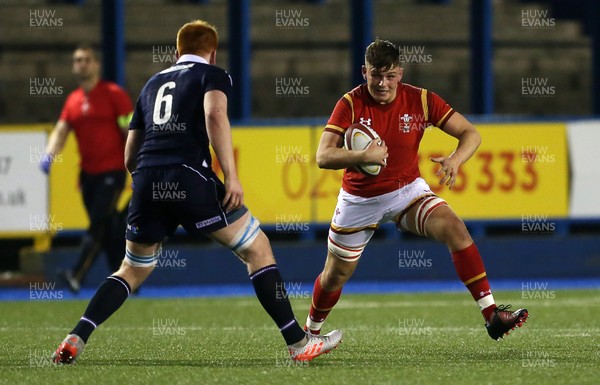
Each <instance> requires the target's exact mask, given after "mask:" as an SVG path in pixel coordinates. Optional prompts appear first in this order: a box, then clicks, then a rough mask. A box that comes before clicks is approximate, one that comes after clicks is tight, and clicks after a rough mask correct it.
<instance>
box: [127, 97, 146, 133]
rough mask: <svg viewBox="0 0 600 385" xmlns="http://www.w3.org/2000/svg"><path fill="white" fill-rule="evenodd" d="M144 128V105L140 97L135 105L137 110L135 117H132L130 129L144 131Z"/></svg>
mask: <svg viewBox="0 0 600 385" xmlns="http://www.w3.org/2000/svg"><path fill="white" fill-rule="evenodd" d="M144 128H145V125H144V112H143V111H142V103H141V97H140V98H139V99H138V100H137V102H136V103H135V110H134V111H133V116H132V117H131V121H130V122H129V129H130V130H143V129H144Z"/></svg>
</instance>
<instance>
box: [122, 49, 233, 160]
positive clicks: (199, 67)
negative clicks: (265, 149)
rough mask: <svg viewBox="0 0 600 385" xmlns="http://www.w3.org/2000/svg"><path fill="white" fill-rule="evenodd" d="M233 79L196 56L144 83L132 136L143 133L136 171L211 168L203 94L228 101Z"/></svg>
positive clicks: (185, 56) (183, 58) (184, 57)
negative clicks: (215, 94)
mask: <svg viewBox="0 0 600 385" xmlns="http://www.w3.org/2000/svg"><path fill="white" fill-rule="evenodd" d="M231 86H232V85H231V77H230V76H229V74H228V73H227V72H226V71H225V70H223V69H221V68H219V67H216V66H213V65H210V64H208V63H207V62H206V61H205V60H204V59H202V58H201V57H199V56H195V55H183V56H182V57H181V58H180V59H179V60H178V61H177V63H176V64H174V65H173V66H172V67H169V68H167V69H165V70H163V71H161V72H159V73H157V74H155V75H154V76H152V77H151V78H150V80H148V82H147V83H146V84H145V85H144V88H142V91H141V93H140V96H139V98H138V100H137V103H136V106H135V111H134V113H133V118H132V119H131V123H130V124H129V129H130V130H138V129H143V130H144V140H143V142H142V145H141V147H140V150H139V152H138V154H137V167H138V168H142V167H153V166H167V165H177V164H187V165H189V166H191V167H200V166H204V167H211V156H210V151H209V140H208V134H207V132H206V121H205V117H204V94H205V93H206V92H208V91H211V90H220V91H222V92H224V93H225V95H227V96H229V93H230V91H231Z"/></svg>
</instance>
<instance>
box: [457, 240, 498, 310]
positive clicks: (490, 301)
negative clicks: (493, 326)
mask: <svg viewBox="0 0 600 385" xmlns="http://www.w3.org/2000/svg"><path fill="white" fill-rule="evenodd" d="M452 262H454V268H455V269H456V272H457V273H458V277H459V278H460V280H461V281H462V282H463V283H464V284H465V286H466V287H467V289H469V291H470V292H471V295H472V296H473V299H474V300H475V301H476V302H477V305H479V310H481V314H483V318H485V320H486V321H488V320H489V319H490V317H491V316H492V314H493V313H494V310H495V309H496V307H497V306H496V302H495V301H494V296H493V295H492V289H491V288H490V284H489V282H488V279H487V275H486V273H485V267H484V266H483V261H482V260H481V255H480V254H479V250H477V246H475V244H474V243H473V244H471V246H468V247H467V248H465V249H462V250H459V251H454V252H452Z"/></svg>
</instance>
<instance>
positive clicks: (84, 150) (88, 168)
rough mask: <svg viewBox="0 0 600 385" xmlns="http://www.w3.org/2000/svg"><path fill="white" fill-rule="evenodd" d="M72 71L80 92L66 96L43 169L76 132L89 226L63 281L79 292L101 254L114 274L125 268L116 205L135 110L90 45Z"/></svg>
mask: <svg viewBox="0 0 600 385" xmlns="http://www.w3.org/2000/svg"><path fill="white" fill-rule="evenodd" d="M72 71H73V74H74V75H75V76H76V78H77V81H78V83H79V88H77V89H76V90H75V91H73V92H71V93H70V94H69V96H68V97H67V101H66V102H65V105H64V107H63V110H62V112H61V114H60V118H59V119H58V122H57V123H56V125H55V127H54V130H53V131H52V133H51V134H50V138H49V140H48V144H47V146H46V153H45V154H44V156H43V157H42V161H41V164H40V167H41V168H42V170H43V171H44V172H45V173H46V174H47V173H49V171H50V166H51V164H52V161H53V159H55V158H56V156H57V155H58V154H59V153H60V152H61V151H62V149H63V147H64V145H65V142H66V140H67V136H68V134H69V132H71V131H73V132H74V133H75V138H76V139H77V145H78V147H79V155H80V158H81V164H80V166H81V172H80V174H79V184H80V188H81V194H82V198H83V203H84V205H85V210H86V212H87V215H88V218H89V227H88V229H87V231H86V234H85V235H84V237H83V239H82V242H81V243H82V244H81V252H80V255H79V258H78V260H77V262H76V264H75V266H74V267H73V268H72V269H71V270H66V271H63V272H61V273H60V276H61V278H63V279H64V280H65V282H66V283H67V285H68V287H69V289H70V290H71V291H73V292H79V289H80V285H81V282H82V281H83V279H84V278H85V276H86V274H87V272H88V271H89V269H90V267H91V266H92V264H93V262H94V261H95V260H96V257H97V256H98V254H99V253H100V251H102V250H104V251H105V252H106V256H107V259H108V265H109V266H108V267H109V269H110V271H115V270H117V269H118V268H119V266H120V264H121V260H122V250H123V247H124V246H125V242H124V240H123V233H124V232H125V220H124V219H123V220H122V221H119V220H118V218H119V217H118V215H117V202H118V199H119V197H120V195H121V192H122V191H123V188H124V186H125V165H124V164H125V161H124V155H123V154H124V152H125V139H126V137H127V129H128V127H129V121H130V120H131V115H132V114H133V105H132V103H131V99H130V98H129V95H127V92H125V91H124V90H123V89H122V88H121V87H119V85H117V84H115V83H112V82H108V81H104V80H101V79H100V62H99V60H98V57H97V56H96V54H95V52H94V50H93V49H92V47H91V46H88V45H80V46H78V47H77V48H76V49H75V51H74V52H73V69H72ZM120 222H122V226H121V223H120Z"/></svg>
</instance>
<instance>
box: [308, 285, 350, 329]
mask: <svg viewBox="0 0 600 385" xmlns="http://www.w3.org/2000/svg"><path fill="white" fill-rule="evenodd" d="M341 295H342V289H339V290H336V291H326V290H325V289H323V287H321V274H319V276H318V277H317V279H316V280H315V286H314V287H313V295H312V304H311V305H310V310H309V312H308V317H307V318H306V328H307V329H308V330H309V331H310V332H311V333H312V334H319V333H321V326H323V322H325V318H327V316H328V315H329V312H330V311H331V309H333V307H334V306H335V304H336V303H337V301H338V300H339V299H340V296H341Z"/></svg>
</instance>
